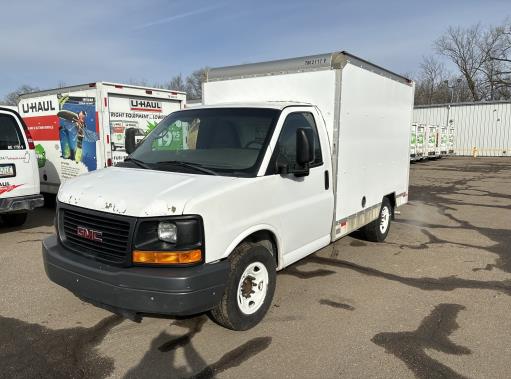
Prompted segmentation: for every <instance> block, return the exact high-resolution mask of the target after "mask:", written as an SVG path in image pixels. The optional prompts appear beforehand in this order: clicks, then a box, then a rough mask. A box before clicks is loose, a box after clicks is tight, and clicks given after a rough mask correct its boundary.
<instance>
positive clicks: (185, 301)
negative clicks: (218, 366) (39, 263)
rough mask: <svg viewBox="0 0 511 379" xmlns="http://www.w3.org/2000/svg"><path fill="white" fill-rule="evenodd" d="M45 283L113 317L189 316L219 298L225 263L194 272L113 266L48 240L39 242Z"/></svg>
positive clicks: (226, 272)
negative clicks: (58, 286)
mask: <svg viewBox="0 0 511 379" xmlns="http://www.w3.org/2000/svg"><path fill="white" fill-rule="evenodd" d="M43 261H44V268H45V270H46V274H47V275H48V278H50V280H52V281H53V282H55V283H57V284H59V285H61V286H62V287H65V288H67V289H68V290H70V291H71V292H73V293H74V294H75V295H76V296H78V297H80V298H82V299H84V300H85V301H88V302H90V303H92V304H94V305H97V306H99V307H102V308H106V309H108V310H111V311H113V312H117V313H121V314H125V315H133V314H167V315H192V314H196V313H200V312H204V311H207V310H210V309H212V308H213V307H214V306H215V305H216V304H218V302H219V301H220V299H221V298H222V296H223V294H224V289H225V285H226V283H227V280H228V276H229V265H228V262H227V261H221V262H217V263H212V264H204V265H200V266H194V267H175V268H174V267H171V268H167V267H127V268H126V267H124V268H123V267H115V266H110V265H106V264H104V263H100V262H96V261H94V260H90V259H87V258H84V257H81V256H79V255H77V254H75V253H73V252H71V251H69V250H67V249H66V248H65V247H64V246H62V245H61V244H60V242H58V241H57V236H51V237H49V238H47V239H45V240H44V241H43Z"/></svg>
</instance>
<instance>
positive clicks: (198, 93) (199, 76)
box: [186, 67, 208, 100]
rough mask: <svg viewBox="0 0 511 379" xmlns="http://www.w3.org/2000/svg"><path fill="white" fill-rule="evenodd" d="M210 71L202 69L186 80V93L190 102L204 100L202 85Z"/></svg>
mask: <svg viewBox="0 0 511 379" xmlns="http://www.w3.org/2000/svg"><path fill="white" fill-rule="evenodd" d="M207 72H208V69H207V67H204V68H201V69H199V70H196V71H194V72H192V73H191V74H190V75H189V76H188V77H187V78H186V93H187V98H188V99H190V100H196V99H202V83H204V81H205V80H206V76H207Z"/></svg>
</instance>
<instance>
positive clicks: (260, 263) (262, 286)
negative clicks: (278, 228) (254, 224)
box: [210, 242, 277, 330]
mask: <svg viewBox="0 0 511 379" xmlns="http://www.w3.org/2000/svg"><path fill="white" fill-rule="evenodd" d="M270 246H271V245H270ZM229 261H230V265H231V272H230V274H229V279H228V282H227V286H226V289H225V293H224V296H223V297H222V300H221V301H220V303H219V304H218V305H217V306H216V307H215V308H213V309H212V310H211V312H210V315H211V317H212V318H213V320H215V321H216V322H217V323H218V324H220V325H222V326H224V327H226V328H228V329H231V330H248V329H250V328H253V327H254V326H256V325H257V324H258V323H259V322H260V321H261V320H262V319H263V318H264V316H265V315H266V312H267V311H268V309H269V308H270V305H271V302H272V300H273V294H274V293H275V284H276V279H277V274H276V269H277V265H276V262H275V257H274V256H273V255H272V253H271V252H270V250H268V249H267V248H266V247H264V246H263V245H261V244H258V243H250V242H242V243H241V244H240V245H238V246H237V247H236V249H235V250H234V252H233V253H232V254H231V256H230V257H229ZM252 275H254V276H252ZM256 275H257V277H255V276H256ZM265 275H266V276H265ZM243 277H244V278H245V279H243ZM256 282H259V284H257V283H256ZM250 285H251V286H250ZM254 287H255V288H254ZM247 291H251V292H247ZM238 295H239V296H238Z"/></svg>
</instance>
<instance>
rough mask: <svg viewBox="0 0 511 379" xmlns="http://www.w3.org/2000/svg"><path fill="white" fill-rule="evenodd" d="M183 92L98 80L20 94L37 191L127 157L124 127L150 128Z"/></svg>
mask: <svg viewBox="0 0 511 379" xmlns="http://www.w3.org/2000/svg"><path fill="white" fill-rule="evenodd" d="M185 104H186V94H185V93H183V92H177V91H170V90H164V89H159V88H148V87H139V86H132V85H126V84H117V83H107V82H97V83H90V84H83V85H77V86H72V87H64V88H58V89H52V90H47V91H39V92H32V93H29V94H25V95H22V96H21V97H20V102H19V104H18V109H19V113H20V114H21V116H22V117H23V119H24V120H25V123H26V124H27V126H28V128H29V130H30V132H31V133H32V136H33V138H34V143H35V144H36V153H37V156H38V163H39V174H40V181H41V191H42V192H45V193H53V194H56V193H57V191H58V188H59V186H60V184H61V183H62V182H64V181H65V180H67V179H70V178H74V177H75V176H78V175H80V174H83V173H86V172H90V171H94V170H97V169H100V168H104V167H108V166H112V165H114V164H116V163H117V162H121V161H123V160H124V158H126V157H127V154H126V151H125V136H126V130H127V129H130V128H134V129H139V130H140V132H141V133H142V134H144V135H145V134H146V133H147V132H148V131H150V130H152V129H153V128H154V127H155V126H156V124H158V122H160V121H161V120H163V119H164V118H165V116H167V115H168V114H169V113H171V112H174V111H176V110H180V109H184V107H185Z"/></svg>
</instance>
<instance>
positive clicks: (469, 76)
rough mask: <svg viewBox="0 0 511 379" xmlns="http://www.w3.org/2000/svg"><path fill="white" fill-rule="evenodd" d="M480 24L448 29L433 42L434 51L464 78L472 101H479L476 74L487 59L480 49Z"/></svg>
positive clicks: (484, 52)
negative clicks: (456, 68) (454, 66)
mask: <svg viewBox="0 0 511 379" xmlns="http://www.w3.org/2000/svg"><path fill="white" fill-rule="evenodd" d="M481 30H482V28H481V26H480V24H477V25H474V26H471V27H469V28H466V29H465V28H462V27H460V26H458V27H449V28H448V29H447V32H446V33H445V34H444V35H443V36H441V37H440V38H438V39H437V40H436V41H435V44H434V46H435V50H436V51H437V52H438V53H439V54H440V55H443V56H446V57H448V58H450V59H451V60H452V61H453V63H454V64H456V66H457V67H458V69H459V70H460V73H461V74H462V75H463V77H464V78H465V81H466V82H467V86H468V88H469V90H470V93H471V94H472V99H473V100H474V101H479V100H480V99H481V96H480V94H479V92H478V85H477V84H478V83H477V82H478V74H479V72H480V69H481V67H482V66H483V64H484V63H485V61H486V60H487V59H488V54H487V52H486V51H483V50H482V49H481V45H482V42H481Z"/></svg>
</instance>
